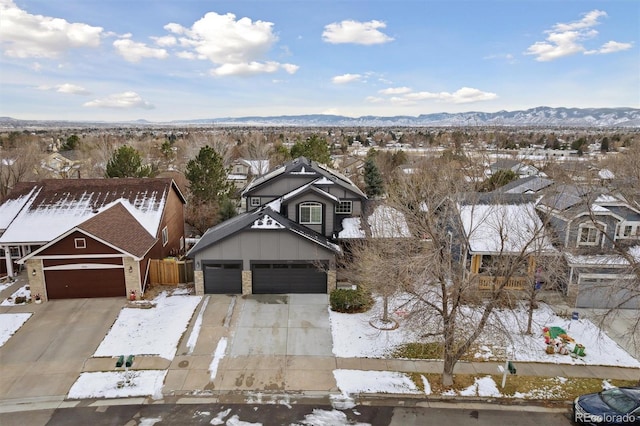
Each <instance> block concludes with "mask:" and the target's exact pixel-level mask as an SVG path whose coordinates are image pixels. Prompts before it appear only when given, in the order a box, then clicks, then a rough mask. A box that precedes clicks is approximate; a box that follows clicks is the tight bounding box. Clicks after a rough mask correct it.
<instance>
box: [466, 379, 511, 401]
mask: <svg viewBox="0 0 640 426" xmlns="http://www.w3.org/2000/svg"><path fill="white" fill-rule="evenodd" d="M460 395H462V396H495V397H498V396H502V393H500V391H499V390H498V386H496V382H495V381H494V380H493V379H492V378H491V376H486V377H481V378H479V379H476V380H475V383H474V384H472V385H471V386H469V387H468V388H466V389H463V390H461V391H460Z"/></svg>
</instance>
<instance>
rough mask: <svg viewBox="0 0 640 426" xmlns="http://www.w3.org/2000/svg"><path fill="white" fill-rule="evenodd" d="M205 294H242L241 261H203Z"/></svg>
mask: <svg viewBox="0 0 640 426" xmlns="http://www.w3.org/2000/svg"><path fill="white" fill-rule="evenodd" d="M202 267H203V269H204V292H205V293H206V294H242V263H240V262H234V263H205V264H203V266H202Z"/></svg>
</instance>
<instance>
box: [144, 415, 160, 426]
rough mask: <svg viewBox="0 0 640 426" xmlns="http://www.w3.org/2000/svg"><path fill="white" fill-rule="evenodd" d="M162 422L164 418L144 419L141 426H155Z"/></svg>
mask: <svg viewBox="0 0 640 426" xmlns="http://www.w3.org/2000/svg"><path fill="white" fill-rule="evenodd" d="M161 421H162V417H142V418H141V419H140V424H139V426H153V425H155V424H156V423H158V422H161Z"/></svg>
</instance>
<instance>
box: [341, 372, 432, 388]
mask: <svg viewBox="0 0 640 426" xmlns="http://www.w3.org/2000/svg"><path fill="white" fill-rule="evenodd" d="M333 376H334V377H335V378H336V383H337V385H338V389H340V390H341V391H342V393H343V394H351V393H356V394H357V393H392V394H419V393H422V392H421V391H420V390H418V388H417V387H416V385H415V383H413V381H412V380H411V379H410V378H409V376H407V375H406V374H404V373H396V372H395V371H363V370H333Z"/></svg>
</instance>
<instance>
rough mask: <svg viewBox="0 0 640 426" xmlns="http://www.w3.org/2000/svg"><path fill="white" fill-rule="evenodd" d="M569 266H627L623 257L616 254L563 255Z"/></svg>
mask: <svg viewBox="0 0 640 426" xmlns="http://www.w3.org/2000/svg"><path fill="white" fill-rule="evenodd" d="M564 257H565V259H567V263H568V264H569V266H611V267H615V266H626V265H628V264H629V262H627V261H626V260H625V258H624V257H622V256H620V255H617V254H592V255H577V254H571V253H564Z"/></svg>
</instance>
